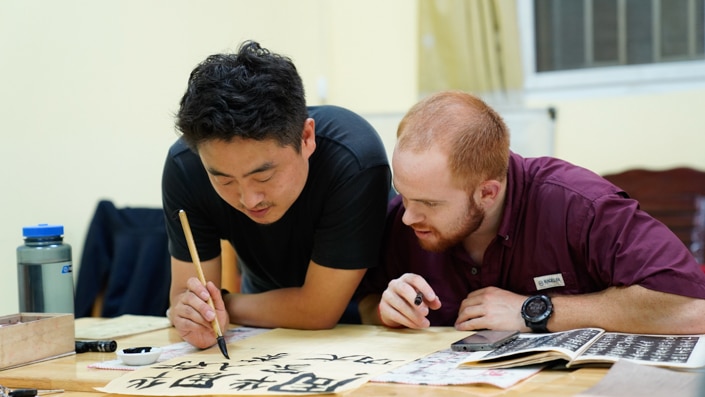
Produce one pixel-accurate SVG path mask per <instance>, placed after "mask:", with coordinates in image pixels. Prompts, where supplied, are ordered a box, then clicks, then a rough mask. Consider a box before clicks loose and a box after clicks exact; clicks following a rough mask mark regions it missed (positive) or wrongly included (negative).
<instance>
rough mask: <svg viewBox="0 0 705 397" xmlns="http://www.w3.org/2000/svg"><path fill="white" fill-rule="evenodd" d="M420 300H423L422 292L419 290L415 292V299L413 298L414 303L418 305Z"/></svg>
mask: <svg viewBox="0 0 705 397" xmlns="http://www.w3.org/2000/svg"><path fill="white" fill-rule="evenodd" d="M421 302H423V294H422V293H421V292H417V293H416V299H414V304H415V305H416V306H418V305H420V304H421Z"/></svg>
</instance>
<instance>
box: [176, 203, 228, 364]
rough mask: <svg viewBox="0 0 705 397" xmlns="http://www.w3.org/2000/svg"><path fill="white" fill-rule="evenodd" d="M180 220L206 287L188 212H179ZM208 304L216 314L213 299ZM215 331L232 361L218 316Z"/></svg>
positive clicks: (214, 320) (221, 349) (199, 276)
mask: <svg viewBox="0 0 705 397" xmlns="http://www.w3.org/2000/svg"><path fill="white" fill-rule="evenodd" d="M179 219H181V227H183V229H184V235H185V236H186V243H187V244H188V249H189V251H190V252H191V259H192V260H193V264H194V265H195V266H196V272H197V273H198V278H199V279H200V280H201V284H203V285H204V286H205V285H206V277H205V276H204V275H203V268H202V267H201V260H200V259H198V251H197V250H196V243H195V242H194V240H193V235H192V234H191V226H189V223H188V218H186V212H185V211H184V210H179ZM208 304H209V305H210V307H211V309H213V312H214V313H215V305H213V298H211V297H210V296H209V297H208ZM211 325H212V326H213V330H214V331H215V334H216V335H217V337H218V338H217V339H218V347H219V348H220V351H221V353H223V355H224V356H225V358H227V359H228V360H230V356H228V346H227V345H226V344H225V338H223V333H222V332H221V331H220V324H219V323H218V316H217V315H216V316H215V318H214V319H213V321H212V322H211Z"/></svg>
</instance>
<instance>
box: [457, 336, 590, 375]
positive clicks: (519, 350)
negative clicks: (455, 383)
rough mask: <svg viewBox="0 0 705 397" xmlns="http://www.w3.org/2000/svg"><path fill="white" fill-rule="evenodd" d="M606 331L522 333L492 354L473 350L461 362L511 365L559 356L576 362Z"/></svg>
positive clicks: (485, 365)
mask: <svg viewBox="0 0 705 397" xmlns="http://www.w3.org/2000/svg"><path fill="white" fill-rule="evenodd" d="M603 333H604V331H603V330H602V329H599V328H582V329H576V330H571V331H564V332H554V333H550V334H521V335H519V337H518V338H517V339H515V340H513V341H511V342H509V343H507V344H505V345H503V346H501V347H499V348H497V349H495V350H493V351H491V352H489V353H486V352H478V353H479V354H478V353H472V354H471V355H469V356H468V359H467V360H465V361H464V362H463V363H462V364H461V365H462V366H471V367H476V368H478V367H479V368H511V367H516V366H520V365H529V364H538V363H543V362H548V361H554V360H558V359H562V360H565V361H572V360H573V359H575V358H576V357H577V356H579V355H580V353H582V352H583V351H584V350H585V349H587V347H588V346H589V345H590V344H591V343H592V342H594V341H595V340H596V339H597V338H599V337H600V335H602V334H603Z"/></svg>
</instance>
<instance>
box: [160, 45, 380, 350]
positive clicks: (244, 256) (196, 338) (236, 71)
mask: <svg viewBox="0 0 705 397" xmlns="http://www.w3.org/2000/svg"><path fill="white" fill-rule="evenodd" d="M176 125H177V128H178V130H179V131H180V132H181V133H182V136H181V137H180V139H179V140H178V141H177V142H176V143H175V144H174V145H173V146H172V147H171V149H170V150H169V154H168V156H167V158H166V162H165V166H164V173H163V179H162V199H163V206H164V211H165V216H166V218H167V231H168V235H169V251H170V253H171V256H172V260H171V262H172V265H171V266H172V272H171V277H172V280H171V293H170V298H171V306H170V309H169V311H168V316H169V318H170V320H171V322H172V324H174V326H175V327H176V328H177V329H178V331H179V334H180V335H181V336H182V337H183V338H184V340H186V341H188V342H189V343H191V344H193V345H194V346H197V347H200V348H206V347H209V346H212V345H213V344H214V343H215V342H216V335H215V333H214V332H213V330H212V328H211V325H210V324H211V321H212V320H213V319H214V318H215V317H216V316H217V318H218V320H219V323H220V325H221V327H223V328H224V327H226V326H227V324H230V323H235V324H241V325H249V326H256V327H267V328H273V327H284V328H298V329H325V328H331V327H333V326H334V325H335V324H336V323H338V321H339V320H340V318H341V315H343V313H344V311H345V309H346V307H347V306H348V303H349V301H350V299H351V297H352V295H353V292H354V291H355V289H356V287H357V286H358V283H359V282H360V280H361V279H362V277H363V275H364V274H365V271H366V269H367V268H369V267H373V266H375V265H376V264H377V262H378V252H379V250H380V244H381V236H382V230H383V228H384V218H385V211H386V205H387V198H388V193H389V189H390V186H391V173H390V169H389V164H388V161H387V157H386V152H385V149H384V146H383V144H382V141H381V139H380V137H379V136H378V134H377V133H376V131H375V130H374V129H373V128H372V126H371V125H369V123H367V122H366V121H365V120H364V119H363V118H362V117H360V116H359V115H357V114H355V113H353V112H351V111H349V110H346V109H343V108H340V107H335V106H318V107H307V106H306V101H305V97H304V88H303V84H302V81H301V78H300V76H299V75H298V72H297V70H296V67H295V66H294V64H293V63H292V61H291V60H290V59H289V58H287V57H284V56H281V55H278V54H274V53H271V52H270V51H268V50H267V49H264V48H262V47H260V45H259V44H258V43H256V42H253V41H248V42H245V43H243V44H242V45H241V47H240V49H239V51H238V52H237V53H236V54H216V55H212V56H210V57H208V58H207V59H206V60H205V61H203V62H202V63H201V64H199V65H198V66H197V67H196V68H195V69H194V70H193V72H192V73H191V76H190V78H189V82H188V88H187V90H186V93H185V94H184V96H183V98H182V100H181V104H180V109H179V111H178V114H177V122H176ZM182 209H183V210H184V211H185V212H186V213H187V214H188V218H189V223H190V227H191V230H192V232H193V237H194V240H195V243H196V247H197V249H198V254H199V257H200V259H201V262H202V266H203V271H204V275H205V278H206V280H209V282H208V283H207V286H205V287H204V286H203V285H202V284H201V283H200V281H199V279H198V278H197V277H196V270H195V268H194V265H193V263H192V260H191V256H190V254H189V251H188V246H187V243H186V239H185V237H184V233H183V231H182V229H181V226H180V223H179V220H178V217H177V216H176V215H175V214H176V213H177V212H178V211H179V210H182ZM221 240H228V241H230V243H232V245H233V247H234V248H235V251H236V253H237V257H238V265H239V268H240V270H241V272H242V290H241V292H240V293H221V290H220V280H221V252H220V247H221V246H220V241H221ZM209 297H211V298H212V299H213V302H214V306H215V311H213V310H212V309H211V308H210V306H209V305H208V304H207V301H208V298H209Z"/></svg>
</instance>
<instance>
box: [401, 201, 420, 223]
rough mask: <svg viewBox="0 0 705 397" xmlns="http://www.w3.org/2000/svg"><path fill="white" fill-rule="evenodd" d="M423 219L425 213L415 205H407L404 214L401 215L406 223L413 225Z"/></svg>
mask: <svg viewBox="0 0 705 397" xmlns="http://www.w3.org/2000/svg"><path fill="white" fill-rule="evenodd" d="M422 220H423V215H422V214H421V213H419V212H418V211H415V210H414V208H413V206H408V207H406V210H405V211H404V215H402V217H401V221H402V222H404V224H405V225H407V226H410V225H413V224H415V223H420V222H421V221H422Z"/></svg>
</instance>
